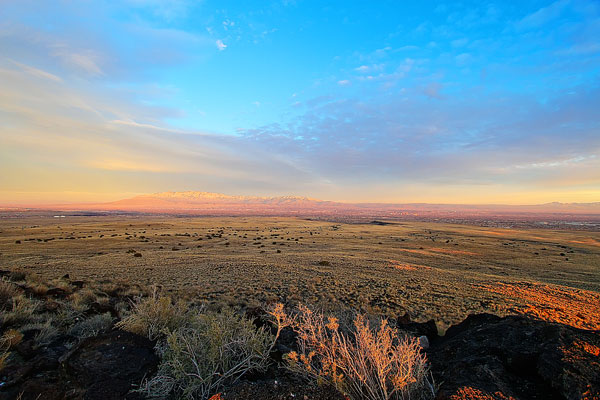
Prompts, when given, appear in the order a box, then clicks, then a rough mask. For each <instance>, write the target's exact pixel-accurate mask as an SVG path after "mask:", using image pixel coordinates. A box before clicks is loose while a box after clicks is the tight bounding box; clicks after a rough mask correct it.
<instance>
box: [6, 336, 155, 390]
mask: <svg viewBox="0 0 600 400" xmlns="http://www.w3.org/2000/svg"><path fill="white" fill-rule="evenodd" d="M153 348H154V343H152V342H151V341H149V340H148V339H146V338H144V337H142V336H138V335H135V334H132V333H129V332H123V331H118V330H117V331H113V332H109V333H106V334H102V335H99V336H96V337H91V338H87V339H84V340H82V341H81V342H80V343H79V344H77V345H76V346H74V347H73V348H72V349H71V350H69V351H67V350H66V348H65V347H64V346H62V345H61V346H58V345H57V346H48V347H47V348H46V349H44V350H41V351H40V352H39V354H38V355H36V356H35V357H34V358H33V359H31V360H29V361H25V362H23V363H22V364H21V365H20V366H19V368H18V370H16V371H6V372H8V373H9V375H8V376H10V378H9V379H7V380H4V381H2V383H3V384H2V385H1V386H0V399H2V400H4V399H14V398H17V397H18V396H21V397H20V398H21V399H22V400H28V399H41V398H43V399H48V400H53V399H56V400H58V399H86V400H96V399H97V400H100V399H102V400H113V399H115V400H116V399H125V398H131V399H133V398H135V397H138V396H136V395H135V394H134V395H131V394H129V395H128V392H129V391H130V390H131V389H132V388H134V387H135V386H136V385H139V384H140V382H141V381H142V380H143V379H144V377H147V376H149V375H151V374H152V373H153V372H154V371H155V370H156V366H157V364H158V357H157V356H156V355H155V353H154V350H153ZM3 372H4V371H3ZM0 380H2V377H1V376H0ZM40 395H41V396H43V397H40Z"/></svg>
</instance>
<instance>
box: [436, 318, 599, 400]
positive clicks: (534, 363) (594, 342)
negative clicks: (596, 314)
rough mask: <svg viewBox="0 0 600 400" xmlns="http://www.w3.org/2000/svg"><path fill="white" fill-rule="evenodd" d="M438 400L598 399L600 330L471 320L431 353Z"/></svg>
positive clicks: (442, 339)
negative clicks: (437, 387) (437, 384)
mask: <svg viewBox="0 0 600 400" xmlns="http://www.w3.org/2000/svg"><path fill="white" fill-rule="evenodd" d="M427 355H428V358H429V360H430V362H431V364H432V371H433V374H434V378H435V381H436V382H439V383H441V386H440V390H439V393H438V397H437V398H438V399H439V400H441V399H454V400H458V399H490V400H492V399H548V400H552V399H561V400H563V399H568V400H580V399H582V400H583V399H585V400H592V399H599V398H600V331H589V330H582V329H577V328H574V327H571V326H567V325H562V324H558V323H550V322H546V321H542V320H537V319H532V318H530V317H525V316H509V317H504V318H500V317H497V316H494V315H489V314H478V315H471V316H469V317H468V318H467V319H466V320H465V321H463V322H462V323H460V324H458V325H455V326H452V327H450V328H449V329H448V330H447V332H446V335H445V336H443V337H440V338H438V339H437V340H434V341H433V342H432V343H431V347H430V349H429V350H428V352H427Z"/></svg>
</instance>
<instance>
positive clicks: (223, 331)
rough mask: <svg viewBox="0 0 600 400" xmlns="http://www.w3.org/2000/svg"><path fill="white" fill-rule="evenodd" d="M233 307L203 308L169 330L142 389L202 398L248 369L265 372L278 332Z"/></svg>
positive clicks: (150, 394)
mask: <svg viewBox="0 0 600 400" xmlns="http://www.w3.org/2000/svg"><path fill="white" fill-rule="evenodd" d="M279 332H280V329H278V330H277V333H276V334H275V335H273V334H271V333H270V332H269V331H268V330H267V329H265V328H264V327H263V328H257V327H256V326H255V325H254V323H253V322H252V320H250V319H248V318H245V317H244V316H241V315H238V314H236V313H235V312H233V311H232V310H231V309H224V310H222V311H221V312H213V311H202V312H200V313H198V314H196V315H194V317H193V318H192V320H191V321H190V324H189V325H188V326H185V327H182V328H179V329H177V330H176V331H173V332H171V333H169V335H168V336H167V342H166V347H165V348H164V349H163V352H162V353H163V354H162V361H161V364H160V366H159V368H158V372H157V374H156V376H155V377H154V378H152V379H151V380H149V381H147V382H146V383H145V384H144V385H143V386H142V388H141V389H140V391H141V392H143V393H144V394H146V395H147V396H148V397H152V398H165V397H168V396H174V398H182V399H202V400H206V399H208V398H209V397H210V396H211V395H214V394H216V393H218V392H219V391H220V390H222V389H223V388H224V387H225V386H227V385H232V384H234V383H235V382H237V381H238V380H239V379H240V378H241V377H242V376H244V375H245V374H246V373H248V372H251V371H264V370H265V369H266V368H267V366H268V364H269V362H270V359H269V354H270V352H271V350H272V349H273V346H274V345H275V341H276V340H277V337H278V336H279Z"/></svg>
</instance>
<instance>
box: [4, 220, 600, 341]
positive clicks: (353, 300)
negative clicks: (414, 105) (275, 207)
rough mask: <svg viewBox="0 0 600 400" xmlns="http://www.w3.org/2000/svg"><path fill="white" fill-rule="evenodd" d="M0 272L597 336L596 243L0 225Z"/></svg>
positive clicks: (150, 225) (262, 228)
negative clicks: (476, 319)
mask: <svg viewBox="0 0 600 400" xmlns="http://www.w3.org/2000/svg"><path fill="white" fill-rule="evenodd" d="M0 269H2V270H10V271H23V272H26V273H29V274H35V275H39V276H40V278H42V279H44V280H50V279H55V278H60V277H63V276H65V275H67V274H68V275H69V276H70V279H74V280H82V281H87V282H98V283H101V284H108V283H115V284H127V285H140V286H149V285H157V286H160V287H161V288H162V290H163V291H166V292H172V293H173V294H176V295H177V296H182V297H186V298H188V299H190V300H192V301H193V302H197V303H206V304H215V305H223V304H227V305H231V306H233V307H242V308H244V307H253V306H258V305H264V304H269V303H276V302H282V303H284V304H287V305H292V306H293V305H297V304H299V303H304V304H309V305H311V306H313V307H319V308H323V309H326V310H327V309H336V308H347V307H351V308H353V309H359V310H363V311H365V312H367V313H369V314H378V315H384V316H389V317H398V316H402V315H405V314H406V313H408V314H409V315H410V317H411V318H412V319H413V320H416V321H425V320H429V319H433V320H435V321H436V323H437V326H438V330H439V331H440V333H443V332H444V330H445V329H446V328H447V327H448V326H450V325H452V324H456V323H458V322H460V321H462V320H464V318H465V317H466V316H468V315H469V314H476V313H491V314H496V315H500V316H503V315H509V314H527V315H532V316H535V317H538V318H541V319H544V320H548V321H553V322H561V323H564V324H568V325H571V326H574V327H578V328H584V329H600V232H596V231H578V230H551V229H503V228H496V227H493V228H492V227H482V226H474V225H460V224H448V223H435V222H418V221H408V222H402V221H373V222H370V223H340V222H329V221H316V220H310V219H303V218H291V217H189V216H188V217H173V216H151V215H145V216H126V215H125V216H124V215H119V216H110V215H108V216H107V215H102V216H70V215H67V216H64V217H54V216H53V215H51V214H47V215H45V214H44V215H31V216H26V217H19V218H13V217H11V216H4V217H3V218H1V219H0Z"/></svg>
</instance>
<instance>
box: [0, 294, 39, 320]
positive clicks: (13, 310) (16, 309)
mask: <svg viewBox="0 0 600 400" xmlns="http://www.w3.org/2000/svg"><path fill="white" fill-rule="evenodd" d="M37 307H38V302H37V301H34V300H32V299H30V298H29V297H25V296H23V295H19V296H16V297H13V298H12V301H11V306H10V307H9V308H8V310H7V311H6V312H3V313H2V314H0V316H1V317H2V318H1V319H2V321H1V322H2V324H3V325H10V324H20V323H28V322H31V321H32V320H34V319H35V315H34V313H35V311H36V309H37Z"/></svg>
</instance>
